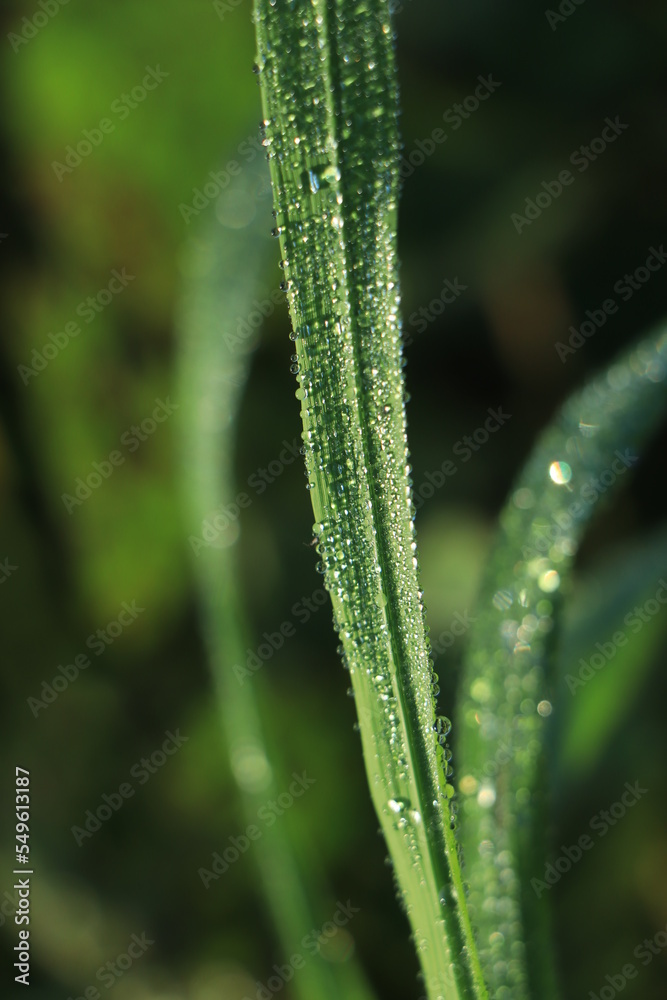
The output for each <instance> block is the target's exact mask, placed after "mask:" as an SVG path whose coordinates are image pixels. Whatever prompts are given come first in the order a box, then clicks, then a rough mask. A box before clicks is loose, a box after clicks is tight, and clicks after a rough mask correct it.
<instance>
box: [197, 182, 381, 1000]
mask: <svg viewBox="0 0 667 1000" xmlns="http://www.w3.org/2000/svg"><path fill="white" fill-rule="evenodd" d="M267 173H268V172H267V170H266V165H265V164H263V163H261V164H259V165H257V164H255V165H253V166H252V167H245V168H244V172H243V173H242V174H241V175H239V176H238V177H235V178H234V180H233V181H232V183H231V185H230V187H229V189H228V192H227V198H228V201H229V203H230V205H233V204H235V203H238V205H239V206H240V207H241V208H243V209H244V211H243V212H242V213H241V215H242V216H243V217H245V218H246V219H247V220H248V221H247V223H246V224H245V225H241V224H239V221H238V219H237V221H235V222H234V224H233V227H232V228H231V229H229V228H228V229H225V228H223V227H222V226H221V225H220V223H219V222H217V221H216V220H213V221H212V222H211V223H210V224H209V226H208V229H206V230H204V231H202V232H201V233H200V234H199V236H198V238H196V239H195V240H194V241H193V242H192V244H191V246H190V251H189V258H188V260H189V275H188V285H187V288H188V292H187V295H186V297H185V299H184V302H183V305H182V310H181V320H180V327H181V331H182V337H181V357H180V398H181V400H182V401H183V402H184V403H185V405H184V406H183V407H182V410H181V412H182V414H183V417H182V422H181V444H182V465H183V471H184V477H183V478H184V483H185V493H186V496H185V500H186V508H187V512H188V521H189V526H190V529H191V531H190V541H191V547H192V549H193V555H194V558H193V567H194V570H195V575H196V578H197V584H198V588H199V593H200V602H201V609H202V620H203V628H204V633H205V638H206V642H207V646H208V649H209V659H210V663H211V669H212V673H213V678H214V681H215V687H216V693H217V700H218V707H219V711H220V716H221V721H222V730H223V734H224V738H225V742H226V746H227V752H228V756H229V760H230V764H231V769H232V773H233V776H234V779H235V781H236V784H237V786H238V789H239V792H240V795H241V798H242V802H243V807H244V812H245V814H246V818H247V820H248V822H253V821H255V820H256V818H257V813H258V808H260V807H261V806H263V805H265V803H266V801H267V800H268V799H271V798H273V799H275V798H276V797H277V796H278V795H279V794H280V792H281V791H283V790H284V788H285V787H286V783H288V782H289V778H288V777H287V776H286V775H281V768H280V755H279V754H277V753H275V752H274V751H273V749H272V748H270V746H269V740H268V736H267V733H266V729H265V725H264V722H263V719H262V713H261V711H260V708H259V705H258V703H257V701H256V695H255V690H254V689H255V687H256V686H257V684H258V683H259V681H258V680H257V681H255V683H254V684H247V683H246V684H239V682H238V679H237V678H236V677H235V676H234V673H233V664H235V663H243V662H244V659H245V655H246V649H247V647H248V645H250V643H248V642H247V641H246V631H247V630H245V629H244V626H243V621H244V614H243V608H242V607H241V606H240V602H239V591H238V572H237V565H236V546H235V542H236V540H237V537H238V524H237V523H233V524H232V525H231V526H230V528H229V530H227V531H221V532H220V533H219V536H218V537H217V538H215V539H214V540H213V542H212V543H211V544H205V545H204V544H202V536H201V531H200V528H201V525H202V523H203V522H204V521H205V520H208V521H209V522H211V519H212V516H213V514H214V512H215V511H217V510H219V509H220V508H221V507H223V505H226V504H229V503H230V502H231V501H232V500H233V498H234V496H235V494H236V492H237V490H236V488H235V483H234V475H233V454H234V429H235V424H236V417H237V412H238V407H239V403H240V399H241V395H242V391H243V386H244V383H245V381H246V377H247V374H248V370H249V365H250V357H251V352H252V350H253V348H254V346H255V344H254V341H253V340H251V339H242V340H241V342H239V340H240V338H239V336H238V333H237V325H238V317H239V316H246V315H247V314H248V313H249V312H250V311H251V309H252V305H251V304H252V301H253V298H254V297H258V296H261V292H262V290H263V289H262V287H261V278H262V264H266V263H268V260H269V257H270V253H269V251H270V250H271V249H275V245H274V244H272V242H271V240H270V239H268V232H267V229H266V225H265V222H264V220H265V219H266V215H267V214H268V211H269V203H270V201H269V198H268V197H267V196H268V193H269V185H268V176H267ZM249 192H255V193H254V194H253V195H252V198H251V199H250V200H249ZM252 200H256V204H255V209H254V211H251V210H250V206H251V204H252ZM231 214H232V217H233V215H234V213H231ZM237 215H238V213H237ZM248 260H252V261H254V266H253V267H252V268H249V267H248V266H247V261H248ZM192 529H195V530H194V531H193V530H192ZM253 854H254V855H255V857H256V859H257V862H258V864H259V867H260V871H261V875H262V883H263V888H264V892H265V896H266V900H267V903H268V906H269V909H270V911H271V914H272V917H273V923H274V926H275V929H276V932H277V934H278V937H279V940H280V944H281V948H282V952H283V954H284V955H285V956H290V955H293V954H295V953H297V952H298V951H299V948H300V942H301V941H302V939H303V938H304V936H305V935H307V934H309V933H310V932H311V931H312V930H313V929H314V928H318V927H320V926H321V925H322V923H323V921H324V919H325V918H326V917H328V916H329V915H330V912H331V910H330V907H329V906H325V905H324V904H323V902H322V900H323V899H324V898H325V892H324V890H323V887H322V884H321V883H322V880H321V876H320V873H319V871H317V870H315V868H314V864H313V861H312V858H310V857H309V856H307V855H305V854H300V855H299V856H298V857H297V854H296V852H295V848H294V845H293V844H292V843H291V842H290V840H289V837H288V834H287V832H286V830H285V826H284V824H281V823H275V824H273V825H271V826H268V827H266V829H265V831H264V833H263V836H262V837H261V838H260V839H258V840H257V841H256V842H255V843H254V844H253ZM291 989H292V991H293V993H294V995H295V996H297V997H299V998H300V1000H313V998H316V1000H337V998H339V997H341V996H346V997H350V998H351V1000H370V998H371V996H372V994H371V993H370V991H369V989H368V986H367V984H366V982H365V980H364V977H363V975H362V973H361V971H360V970H359V968H358V966H357V965H356V963H355V962H354V961H353V960H352V961H348V962H346V963H344V964H342V965H337V966H332V965H331V963H329V962H327V961H325V960H324V959H323V958H322V957H321V956H320V955H317V956H315V957H310V956H309V957H308V961H306V962H305V964H304V965H303V966H302V967H301V968H299V969H298V971H296V972H295V973H294V978H293V981H292V984H291Z"/></svg>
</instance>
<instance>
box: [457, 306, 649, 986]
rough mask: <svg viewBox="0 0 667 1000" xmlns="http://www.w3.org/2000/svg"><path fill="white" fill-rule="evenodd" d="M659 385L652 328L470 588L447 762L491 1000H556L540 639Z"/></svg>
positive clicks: (519, 484) (520, 482)
mask: <svg viewBox="0 0 667 1000" xmlns="http://www.w3.org/2000/svg"><path fill="white" fill-rule="evenodd" d="M666 377H667V334H666V333H665V331H664V326H663V327H662V328H661V329H660V330H659V331H658V332H657V333H656V334H655V335H653V336H651V337H648V338H647V339H645V340H643V341H642V342H640V343H639V344H638V345H636V346H634V347H633V348H632V349H631V350H630V351H628V352H626V353H625V354H624V355H622V356H621V357H620V358H618V359H617V360H616V361H615V362H614V363H613V364H612V365H611V366H610V367H609V369H608V370H607V371H605V372H604V373H602V374H601V375H598V376H597V378H595V379H593V380H592V381H591V382H589V383H588V384H587V385H585V386H584V388H583V389H581V390H580V391H578V392H577V393H575V394H574V395H573V396H571V397H570V398H569V399H568V400H567V402H566V403H565V404H564V406H563V407H562V409H561V410H560V412H559V413H558V415H557V416H556V418H555V419H554V421H553V422H552V423H551V424H550V426H549V427H548V428H547V430H546V431H544V433H543V434H542V436H541V437H540V439H539V441H538V442H537V444H536V446H535V448H534V450H533V452H532V454H531V456H530V458H529V460H528V462H527V463H526V465H525V466H524V468H523V469H522V471H521V473H520V474H519V476H518V477H517V479H516V482H515V486H514V488H513V490H512V492H511V494H510V498H509V500H508V502H507V504H506V506H505V508H504V510H503V513H502V516H501V522H500V523H501V535H500V538H499V540H498V543H497V545H496V546H495V549H494V550H493V551H492V554H491V559H490V563H489V568H488V571H487V573H486V576H485V579H484V582H483V585H482V588H481V593H480V598H479V602H478V610H477V612H476V613H477V616H478V622H477V625H476V627H475V629H474V631H473V635H472V638H471V643H470V648H469V650H468V653H467V657H466V661H465V665H464V676H463V683H462V689H461V702H460V705H459V709H458V711H459V719H458V721H459V728H458V730H457V734H458V740H457V747H456V753H457V762H458V769H459V781H458V790H459V796H460V799H461V804H462V805H461V811H460V818H461V831H462V834H463V846H464V850H465V856H466V859H467V860H468V869H467V872H466V877H467V880H468V881H469V882H470V886H471V890H470V904H471V908H472V914H473V920H474V922H475V926H476V928H477V930H478V933H479V942H480V953H481V957H482V961H483V964H484V968H485V971H486V975H487V976H488V980H489V983H490V988H491V989H492V990H494V991H495V993H494V995H495V996H498V997H500V996H507V997H508V998H509V997H512V1000H524V998H528V997H553V996H556V995H557V994H556V992H555V976H554V972H553V967H552V965H551V963H550V960H549V956H550V948H549V947H548V945H547V942H546V934H547V928H548V925H549V912H548V910H547V908H546V907H547V900H548V898H549V897H548V896H544V894H542V896H541V898H540V895H539V894H537V893H535V892H534V891H533V888H531V884H530V882H531V878H534V877H535V876H536V875H538V876H539V875H540V874H541V873H542V872H543V869H544V854H545V838H544V835H543V829H544V823H545V822H546V814H545V809H544V806H545V801H546V795H545V791H544V785H545V779H546V776H545V773H544V756H543V750H544V741H545V735H546V732H547V731H548V729H549V716H550V715H551V713H552V711H553V710H554V708H555V710H556V712H557V711H558V710H559V705H558V703H556V704H555V705H554V689H555V684H556V679H555V676H554V674H555V671H554V670H553V669H552V668H551V664H552V662H553V659H554V657H553V649H552V647H553V643H554V632H555V628H556V627H558V626H559V624H560V604H561V600H562V598H563V597H564V596H565V592H567V591H568V589H569V585H570V573H571V569H572V564H573V560H574V556H575V554H576V552H577V549H578V546H579V544H580V541H581V538H582V535H583V532H584V529H585V527H586V525H587V523H588V522H589V520H590V519H591V517H592V516H593V515H594V514H595V513H596V512H597V510H598V508H599V506H604V504H605V503H606V502H607V501H608V499H609V498H610V497H611V496H612V495H613V494H614V492H615V490H616V489H618V487H620V486H622V485H623V484H624V483H625V482H627V481H628V480H629V479H630V470H631V469H632V468H633V466H634V465H635V464H636V462H637V460H638V457H637V450H638V449H640V448H641V447H642V446H643V445H645V444H646V441H647V439H648V437H649V435H650V434H651V433H652V432H654V431H655V430H656V429H657V427H658V425H659V422H660V420H661V419H662V418H663V417H664V414H665V410H666V409H667V394H666V393H665V378H666Z"/></svg>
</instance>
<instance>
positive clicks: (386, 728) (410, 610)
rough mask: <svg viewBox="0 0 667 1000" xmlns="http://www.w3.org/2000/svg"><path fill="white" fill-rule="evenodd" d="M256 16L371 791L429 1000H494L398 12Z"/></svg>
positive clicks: (304, 385)
mask: <svg viewBox="0 0 667 1000" xmlns="http://www.w3.org/2000/svg"><path fill="white" fill-rule="evenodd" d="M255 17H256V27H257V40H258V57H257V63H258V70H259V76H260V85H261V90H262V99H263V104H264V118H265V120H264V129H265V138H264V142H265V145H266V148H267V150H268V154H269V164H270V168H271V177H272V182H273V188H274V203H275V214H276V233H277V235H279V237H280V245H281V251H282V256H283V262H282V263H283V267H284V269H285V288H286V291H287V294H288V301H289V307H290V314H291V318H292V324H293V331H294V332H293V337H294V339H295V342H296V352H297V357H298V366H299V372H298V383H299V388H298V389H297V397H298V398H299V399H300V400H301V415H302V419H303V427H304V430H303V440H304V444H305V448H306V468H307V474H308V487H309V489H310V491H311V500H312V504H313V511H314V516H315V524H314V527H313V530H314V533H315V536H316V539H317V549H318V553H319V555H320V557H321V563H320V566H319V568H320V569H321V571H322V572H323V574H324V582H325V586H326V588H327V590H328V591H329V594H330V596H331V600H332V604H333V610H334V621H335V627H336V629H337V631H338V633H339V636H340V640H341V654H342V656H343V659H344V663H345V665H346V667H347V669H348V670H349V671H350V676H351V680H352V688H353V691H354V695H355V698H356V704H357V711H358V715H359V721H360V729H361V737H362V745H363V752H364V760H365V765H366V771H367V775H368V781H369V786H370V790H371V795H372V798H373V802H374V805H375V809H376V811H377V814H378V817H379V819H380V823H381V825H382V829H383V832H384V834H385V837H386V840H387V844H388V847H389V851H390V854H391V858H392V861H393V864H394V867H395V872H396V877H397V881H398V884H399V886H400V890H401V894H402V898H403V902H404V905H405V908H406V912H407V914H408V917H409V920H410V922H411V925H412V929H413V933H414V939H415V944H416V947H417V953H418V956H419V959H420V962H421V965H422V969H423V974H424V979H425V983H426V987H427V990H428V993H429V996H430V997H432V998H438V997H443V998H448V1000H453V998H459V997H461V998H462V997H484V996H486V991H485V987H484V984H483V982H482V977H481V973H480V968H479V963H478V960H477V955H476V949H475V943H474V940H473V935H472V931H471V928H470V924H469V921H468V917H467V910H466V903H465V893H464V888H463V883H462V879H461V872H460V866H459V860H458V854H457V845H456V841H455V836H454V832H453V830H452V828H451V824H450V814H449V804H448V802H449V796H450V795H451V794H452V792H453V788H452V787H451V785H449V784H448V782H447V779H446V773H445V772H446V770H447V769H448V764H447V762H446V755H447V752H446V749H445V747H444V746H442V745H441V743H440V742H439V741H438V739H437V736H438V735H439V737H440V740H441V741H442V742H443V743H444V740H445V738H446V733H447V731H448V729H449V724H448V722H446V721H444V720H441V721H440V723H439V724H438V726H437V732H436V721H435V692H434V683H433V671H432V665H431V662H430V660H429V650H428V644H427V640H426V635H425V629H424V609H423V605H422V595H421V591H420V589H419V583H418V575H417V558H416V542H415V535H414V524H413V516H414V506H413V503H412V499H411V494H410V485H411V481H410V468H409V465H408V454H407V444H406V422H405V407H404V384H403V377H402V361H401V337H400V322H399V316H398V277H397V257H396V213H397V196H398V167H399V140H398V131H397V124H396V114H397V88H396V78H395V69H394V53H393V35H392V27H391V24H390V22H389V15H388V7H387V5H386V4H385V3H380V2H377V0H376V2H369V3H356V4H349V3H342V2H341V3H333V2H331V3H325V2H323V0H316V2H315V3H311V2H305V0H294V2H292V3H290V4H289V5H283V4H281V5H278V4H274V3H271V2H270V0H257V2H256V5H255Z"/></svg>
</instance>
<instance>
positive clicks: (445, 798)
mask: <svg viewBox="0 0 667 1000" xmlns="http://www.w3.org/2000/svg"><path fill="white" fill-rule="evenodd" d="M253 72H254V73H255V74H257V75H259V73H260V67H259V66H258V65H257V63H255V64H254V65H253ZM258 83H259V80H258ZM269 124H270V123H269V121H268V120H266V119H263V120H262V121H261V122H260V123H259V132H260V140H261V143H262V145H263V146H264V147H269V146H270V144H271V140H270V139H269V138H268V137H267V129H268V126H269ZM266 159H267V160H270V159H271V153H270V152H269V151H268V150H267V152H266ZM311 188H312V189H313V190H316V187H314V186H313V183H312V182H311ZM272 215H273V218H274V226H273V228H272V229H271V236H273V237H274V238H276V239H277V238H279V237H280V236H281V235H282V234H283V232H284V231H285V227H284V226H282V225H279V224H278V213H277V212H276V210H275V209H273V211H272ZM288 265H289V261H288V260H287V259H286V258H283V259H281V260H280V261H279V267H280V268H281V269H282V270H285V268H287V267H288ZM290 285H291V282H289V281H288V280H285V279H283V280H282V281H281V282H280V286H279V287H280V290H281V291H283V292H287V291H288V290H289V288H290ZM289 337H290V340H292V341H296V340H297V339H298V337H299V333H298V331H296V330H291V331H290V334H289ZM405 364H406V359H405V358H402V360H401V367H405ZM290 372H291V373H292V374H293V375H295V376H297V381H298V382H299V383H301V379H300V378H299V375H300V366H299V358H298V355H297V354H292V355H291V356H290ZM296 396H297V398H298V399H300V400H303V398H304V396H305V392H304V390H303V388H302V387H301V385H300V386H299V388H298V389H297V392H296ZM300 453H301V455H302V456H303V457H304V458H305V459H307V458H308V450H307V448H306V447H305V445H302V446H301V448H300ZM307 464H308V463H307V462H306V465H307ZM305 476H306V478H307V480H308V482H307V483H306V489H307V490H312V489H313V488H314V484H313V483H312V482H311V480H310V473H309V471H308V468H307V467H306V471H305ZM323 528H324V525H323V524H319V523H318V524H315V525H313V529H314V538H313V541H312V543H311V544H314V545H316V550H317V552H318V553H319V554H320V555H323V554H324V547H323V545H322V544H321V538H320V536H321V533H322V531H323ZM413 548H416V543H413ZM317 570H318V572H321V573H323V572H324V565H323V563H322V562H319V563H318V564H317ZM325 586H326V584H325ZM327 589H328V588H327ZM420 596H421V595H420ZM336 624H337V623H336V622H335V621H334V627H336ZM337 652H338V655H339V656H340V657H341V660H342V663H343V666H344V667H345V668H346V669H348V670H349V665H348V662H347V658H346V656H345V650H344V647H343V645H342V644H340V645H339V646H338V649H337ZM432 686H433V694H434V698H435V699H436V700H437V695H438V693H439V688H438V685H437V677H436V675H435V673H434V674H433V682H432ZM347 694H348V695H349V696H350V697H354V690H353V688H352V687H350V688H348V691H347ZM354 728H355V731H357V732H359V728H360V727H359V724H358V723H355V726H354ZM450 731H451V722H450V720H449V719H448V718H447V717H446V716H443V715H440V716H437V717H436V720H435V723H434V726H433V733H434V738H435V748H436V758H437V767H438V774H439V781H438V788H439V794H440V799H441V802H440V803H438V802H434V806H438V805H439V806H440V807H441V808H443V807H446V808H447V810H448V812H449V825H450V828H451V829H452V830H454V829H455V827H456V817H457V803H456V799H455V789H454V786H453V784H452V782H451V779H452V777H453V774H454V770H453V767H452V763H451V761H452V751H451V749H450V747H449V745H448V743H447V737H448V735H449V733H450ZM388 806H389V809H390V810H391V812H392V813H393V814H394V815H395V819H396V824H397V826H398V827H399V829H400V828H404V827H406V826H407V825H408V824H409V823H410V822H421V817H419V814H418V813H417V812H416V810H414V809H412V808H411V805H410V803H409V802H407V801H406V800H403V799H390V800H389V802H388ZM458 853H459V861H462V857H461V849H460V847H459V852H458ZM386 862H387V864H389V865H391V859H390V858H389V857H387V859H386ZM401 896H402V894H401ZM440 902H441V904H442V905H444V904H445V903H446V891H445V890H444V889H443V890H442V891H441V893H440Z"/></svg>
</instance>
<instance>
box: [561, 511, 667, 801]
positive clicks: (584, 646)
mask: <svg viewBox="0 0 667 1000" xmlns="http://www.w3.org/2000/svg"><path fill="white" fill-rule="evenodd" d="M666 566H667V531H665V529H664V528H661V529H660V530H659V531H657V532H653V533H652V534H651V535H650V536H649V537H648V538H647V539H646V540H645V541H644V544H643V546H642V548H641V549H640V550H639V551H637V550H636V549H633V550H631V551H627V550H626V549H625V548H624V550H623V551H622V552H619V553H615V554H614V556H613V557H612V558H611V559H609V560H605V562H604V564H603V565H601V566H598V567H597V568H596V569H595V571H594V572H592V573H589V574H587V575H586V577H585V578H584V579H583V580H582V579H579V580H577V584H576V590H575V592H574V594H573V600H572V601H570V602H568V606H567V609H564V615H563V622H562V626H561V629H562V635H561V640H560V642H559V644H558V665H557V676H558V692H557V698H558V699H559V700H560V699H562V700H564V701H565V703H566V710H565V711H564V712H562V713H561V712H559V714H558V718H557V720H556V721H557V727H558V733H557V734H556V741H557V743H558V751H557V759H556V767H557V769H558V775H557V780H558V784H559V786H561V787H566V788H571V787H572V783H573V782H582V780H585V779H586V778H588V777H590V774H591V771H592V770H593V769H594V768H595V766H596V765H597V764H598V762H599V760H600V757H601V756H602V755H603V753H604V752H605V750H606V749H607V747H608V745H609V743H610V742H611V741H612V739H613V738H614V736H615V734H616V733H617V732H618V731H619V729H620V728H621V726H622V725H623V717H624V715H625V714H626V712H627V709H628V706H629V705H632V704H633V702H635V701H636V699H637V698H638V696H639V694H640V692H641V691H642V690H643V689H644V686H645V684H646V681H647V678H648V675H649V672H650V669H651V668H652V667H654V666H655V664H656V663H657V657H658V654H659V652H660V649H661V645H662V644H663V643H664V638H665V629H666V628H667V616H665V615H661V614H658V615H656V616H655V617H654V618H651V619H649V621H648V622H644V621H642V620H641V619H640V618H638V617H637V613H636V610H633V609H636V608H637V606H640V607H641V606H642V605H643V604H644V603H645V602H646V601H648V600H650V599H653V598H654V597H655V593H656V591H657V590H660V589H661V582H660V581H661V580H664V578H665V567H666ZM637 626H639V627H637ZM596 643H602V644H604V646H606V647H607V648H606V650H605V656H604V658H603V664H602V667H601V668H598V665H597V663H596V664H595V675H594V676H591V675H590V672H589V671H585V670H583V669H582V660H583V664H584V665H588V666H589V667H590V664H591V661H592V660H593V657H599V656H600V652H599V649H598V646H597V645H596ZM609 649H611V650H612V652H611V655H609V652H608V651H609ZM598 669H599V673H598Z"/></svg>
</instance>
